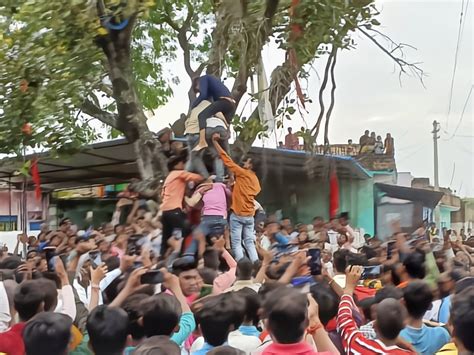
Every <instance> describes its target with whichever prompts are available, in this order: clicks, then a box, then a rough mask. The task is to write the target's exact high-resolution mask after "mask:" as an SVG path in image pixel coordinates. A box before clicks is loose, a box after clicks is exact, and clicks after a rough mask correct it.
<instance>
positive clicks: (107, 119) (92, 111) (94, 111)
mask: <svg viewBox="0 0 474 355" xmlns="http://www.w3.org/2000/svg"><path fill="white" fill-rule="evenodd" d="M81 110H82V112H84V113H85V114H87V115H89V116H91V117H94V118H96V119H98V120H99V121H101V122H102V123H105V124H106V125H108V126H111V127H113V128H115V129H119V128H118V124H117V115H115V114H113V113H110V112H107V111H105V110H102V109H101V108H100V107H98V106H96V105H95V104H94V103H93V102H92V101H91V100H89V99H86V100H85V101H84V103H83V105H82V107H81Z"/></svg>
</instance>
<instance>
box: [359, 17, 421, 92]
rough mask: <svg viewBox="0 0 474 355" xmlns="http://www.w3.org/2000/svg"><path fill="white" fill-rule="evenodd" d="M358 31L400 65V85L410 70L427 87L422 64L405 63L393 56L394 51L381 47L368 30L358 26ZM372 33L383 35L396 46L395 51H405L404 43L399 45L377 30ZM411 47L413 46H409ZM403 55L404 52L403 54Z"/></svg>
mask: <svg viewBox="0 0 474 355" xmlns="http://www.w3.org/2000/svg"><path fill="white" fill-rule="evenodd" d="M357 29H358V30H359V31H360V32H362V34H364V36H366V37H367V38H368V39H370V40H371V41H372V42H373V43H374V44H375V45H376V46H377V47H379V48H380V49H381V50H382V52H384V53H385V54H386V55H388V56H389V57H390V58H391V59H392V60H393V61H394V62H395V64H396V65H398V67H399V69H400V74H399V80H400V85H401V75H402V74H407V75H409V74H408V72H407V68H408V70H409V71H410V72H411V73H412V75H415V76H416V77H417V78H418V79H419V80H420V82H421V84H422V85H423V87H425V83H424V81H423V78H424V77H425V76H426V74H425V72H424V71H423V69H421V68H420V67H419V66H418V64H420V63H409V62H407V61H405V60H404V59H403V58H398V57H396V56H394V55H393V50H389V49H387V48H385V47H384V46H383V45H381V44H380V43H379V42H378V41H377V40H376V39H375V37H374V36H371V35H370V34H369V33H368V32H367V31H366V30H364V29H363V28H362V26H358V27H357ZM371 31H374V32H376V33H378V34H380V35H382V36H383V37H384V38H386V39H387V40H388V41H389V42H390V43H392V45H395V49H399V50H400V51H401V50H402V49H403V47H404V44H403V43H399V44H396V43H395V42H394V41H393V40H392V39H390V37H388V36H387V35H384V34H382V33H381V32H379V31H377V30H372V29H371ZM409 47H411V46H409ZM411 48H414V47H411ZM402 53H403V52H402Z"/></svg>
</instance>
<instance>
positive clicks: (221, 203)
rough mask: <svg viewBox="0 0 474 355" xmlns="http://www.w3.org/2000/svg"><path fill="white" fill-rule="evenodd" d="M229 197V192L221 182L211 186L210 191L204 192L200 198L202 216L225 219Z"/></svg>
mask: <svg viewBox="0 0 474 355" xmlns="http://www.w3.org/2000/svg"><path fill="white" fill-rule="evenodd" d="M230 196H231V193H230V190H229V189H228V188H227V186H225V185H224V184H223V183H221V182H215V183H213V184H212V189H211V190H209V191H206V192H205V193H204V196H203V197H202V202H203V203H204V207H203V208H202V215H203V216H222V217H224V218H227V198H228V197H230Z"/></svg>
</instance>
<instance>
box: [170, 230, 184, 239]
mask: <svg viewBox="0 0 474 355" xmlns="http://www.w3.org/2000/svg"><path fill="white" fill-rule="evenodd" d="M172 236H173V238H174V239H176V240H180V239H181V238H183V230H182V229H181V228H175V229H173V234H172Z"/></svg>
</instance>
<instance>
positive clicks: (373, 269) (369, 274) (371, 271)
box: [360, 265, 382, 280]
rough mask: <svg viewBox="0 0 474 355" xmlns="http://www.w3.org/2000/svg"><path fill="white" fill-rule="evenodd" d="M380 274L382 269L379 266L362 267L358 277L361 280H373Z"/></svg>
mask: <svg viewBox="0 0 474 355" xmlns="http://www.w3.org/2000/svg"><path fill="white" fill-rule="evenodd" d="M381 272H382V267H381V266H380V265H375V266H364V271H363V272H362V275H361V277H360V279H361V280H367V279H375V278H376V277H377V276H379V275H380V274H381Z"/></svg>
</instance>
